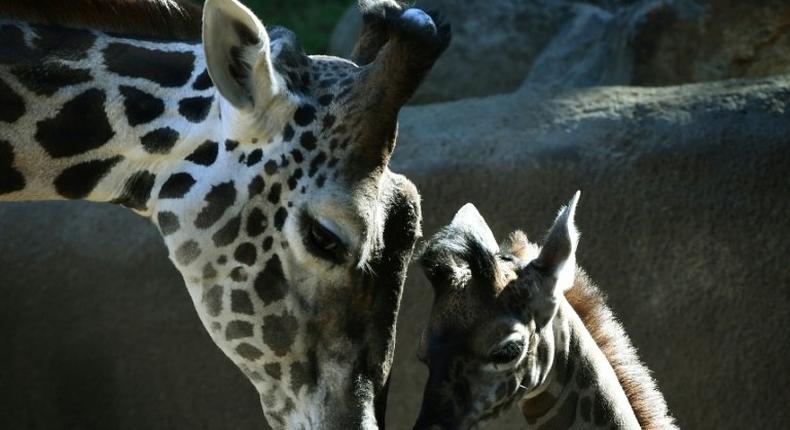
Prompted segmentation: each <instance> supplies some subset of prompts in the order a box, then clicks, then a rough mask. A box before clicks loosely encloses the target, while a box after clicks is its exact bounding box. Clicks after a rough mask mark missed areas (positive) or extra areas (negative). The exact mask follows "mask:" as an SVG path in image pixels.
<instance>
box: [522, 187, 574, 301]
mask: <svg viewBox="0 0 790 430" xmlns="http://www.w3.org/2000/svg"><path fill="white" fill-rule="evenodd" d="M580 194H581V193H580V192H579V191H577V192H576V194H574V196H573V198H572V199H571V201H570V202H569V203H568V205H567V206H565V207H563V208H562V209H560V213H559V214H558V215H557V219H556V220H554V225H552V226H551V229H549V233H548V235H547V236H546V243H545V244H544V245H543V248H541V250H540V254H539V255H538V258H537V259H535V260H534V261H533V263H532V264H533V266H534V267H535V268H537V269H538V270H540V271H541V272H542V273H543V274H544V275H547V281H548V280H555V281H556V282H552V285H545V286H542V287H544V289H550V290H551V292H552V293H553V294H555V295H560V294H562V292H563V291H565V290H566V289H568V288H570V287H571V285H572V284H573V277H574V273H575V271H576V245H577V244H578V242H579V231H578V230H577V229H576V224H575V223H574V220H573V219H574V216H575V214H576V205H577V204H578V202H579V195H580Z"/></svg>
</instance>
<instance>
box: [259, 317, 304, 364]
mask: <svg viewBox="0 0 790 430" xmlns="http://www.w3.org/2000/svg"><path fill="white" fill-rule="evenodd" d="M298 328H299V320H297V319H296V318H295V317H294V316H293V315H291V314H289V313H287V312H286V313H283V314H282V315H267V316H266V317H264V318H263V327H262V330H263V342H264V343H265V344H266V345H268V346H269V348H271V350H272V351H274V353H275V355H277V356H278V357H283V356H285V355H286V354H288V352H290V350H291V345H293V343H294V340H295V339H296V330H297V329H298Z"/></svg>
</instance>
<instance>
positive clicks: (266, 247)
mask: <svg viewBox="0 0 790 430" xmlns="http://www.w3.org/2000/svg"><path fill="white" fill-rule="evenodd" d="M272 245H274V238H272V237H271V236H267V237H266V238H265V239H263V252H269V251H270V250H271V249H272Z"/></svg>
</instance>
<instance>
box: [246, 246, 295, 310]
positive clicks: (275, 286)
mask: <svg viewBox="0 0 790 430" xmlns="http://www.w3.org/2000/svg"><path fill="white" fill-rule="evenodd" d="M253 287H254V288H255V292H256V293H257V294H258V297H260V299H261V300H262V301H263V304H264V305H269V304H271V303H274V302H276V301H278V300H282V299H283V298H284V297H285V292H286V289H287V285H286V283H285V275H284V274H283V267H282V264H281V263H280V257H278V256H277V254H274V255H272V257H271V258H270V259H269V261H267V262H266V266H265V267H264V269H263V270H262V271H261V273H259V274H258V276H256V277H255V283H254V284H253Z"/></svg>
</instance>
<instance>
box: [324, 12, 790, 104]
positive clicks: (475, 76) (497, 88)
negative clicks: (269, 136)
mask: <svg viewBox="0 0 790 430" xmlns="http://www.w3.org/2000/svg"><path fill="white" fill-rule="evenodd" d="M417 6H419V7H422V8H424V9H428V10H430V9H435V10H439V11H441V12H443V13H444V15H446V16H447V18H448V19H449V20H450V22H451V23H452V24H453V43H452V44H451V46H450V48H449V49H448V50H447V52H446V53H445V54H444V55H443V57H442V58H440V59H439V61H438V62H437V64H436V66H435V67H434V69H433V71H432V72H431V74H430V75H429V76H428V77H427V79H426V82H425V84H424V85H423V86H422V87H421V89H420V90H419V91H418V92H417V94H416V95H415V97H414V99H413V103H417V104H419V103H429V102H436V101H448V100H458V99H463V98H467V97H479V96H485V95H492V94H499V93H507V92H510V91H512V90H514V89H515V88H517V87H518V86H520V85H523V86H531V87H547V88H552V89H555V90H557V89H565V88H578V87H590V86H595V85H636V86H667V85H678V84H684V83H692V82H707V81H714V80H721V79H730V78H744V77H765V76H771V75H776V74H782V73H788V72H790V30H788V29H789V28H790V27H788V24H787V18H786V17H787V16H788V14H790V3H788V2H786V1H783V0H766V1H762V2H757V3H754V2H742V1H738V0H623V1H616V0H599V1H586V2H576V1H571V0H528V1H523V0H486V1H483V0H471V1H465V2H457V1H450V0H422V1H419V2H417ZM360 22H361V20H360V18H359V15H358V13H357V12H356V11H355V10H349V12H347V13H346V15H345V17H344V18H343V19H342V20H341V21H340V23H339V24H338V25H337V28H336V30H335V34H334V35H333V40H332V43H331V44H330V51H331V52H333V53H335V54H338V55H348V54H349V53H350V52H351V49H352V48H353V45H354V42H355V41H356V35H357V34H358V31H359V26H360Z"/></svg>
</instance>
